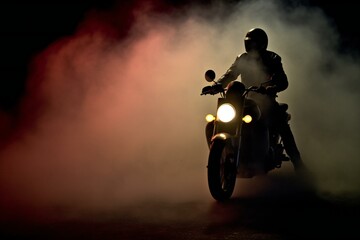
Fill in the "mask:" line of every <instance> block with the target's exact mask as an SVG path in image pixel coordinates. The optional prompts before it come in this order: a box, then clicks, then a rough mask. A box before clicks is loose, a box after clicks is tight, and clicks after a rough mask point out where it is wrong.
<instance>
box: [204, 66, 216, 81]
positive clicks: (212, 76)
mask: <svg viewBox="0 0 360 240" xmlns="http://www.w3.org/2000/svg"><path fill="white" fill-rule="evenodd" d="M215 77H216V74H215V72H214V71H213V70H211V69H210V70H207V71H206V72H205V79H206V81H208V82H213V81H214V80H215Z"/></svg>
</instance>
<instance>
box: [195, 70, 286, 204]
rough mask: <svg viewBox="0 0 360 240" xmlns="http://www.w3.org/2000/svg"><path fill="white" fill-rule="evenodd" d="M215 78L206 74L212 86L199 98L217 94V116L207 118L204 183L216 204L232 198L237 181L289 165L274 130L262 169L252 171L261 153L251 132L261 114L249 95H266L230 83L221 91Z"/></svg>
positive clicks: (211, 71) (253, 87)
mask: <svg viewBox="0 0 360 240" xmlns="http://www.w3.org/2000/svg"><path fill="white" fill-rule="evenodd" d="M215 75H216V74H215V72H214V71H213V70H208V71H206V73H205V79H206V81H207V82H212V83H213V85H211V86H206V87H204V88H203V89H202V92H201V95H208V94H210V95H216V94H220V97H219V98H218V101H217V114H216V115H215V116H214V115H212V114H209V115H207V116H206V119H207V121H208V125H207V131H206V132H207V135H208V136H207V141H208V146H209V157H208V163H207V179H208V187H209V190H210V193H211V195H212V197H213V198H214V199H215V200H217V201H224V200H227V199H230V198H231V196H232V194H233V191H234V188H235V183H236V179H237V178H252V177H254V176H257V175H259V174H267V173H268V172H269V171H271V170H273V169H276V168H280V167H281V164H282V162H283V161H289V157H288V156H287V155H286V153H285V150H284V145H283V142H282V139H281V136H280V135H279V133H278V132H277V131H276V128H275V127H274V128H271V127H269V128H268V129H267V133H268V135H267V136H268V138H267V141H268V142H267V147H266V150H265V151H266V152H265V153H264V156H265V160H262V161H263V162H262V165H261V167H260V168H261V169H256V168H255V169H254V162H255V161H256V160H255V157H254V153H256V152H257V151H260V149H262V148H259V146H257V144H256V141H255V142H254V141H253V139H254V137H255V136H254V132H255V131H254V129H255V128H256V127H257V124H259V121H260V116H261V111H260V109H259V107H258V105H257V104H256V103H255V102H254V101H253V100H252V99H250V98H249V97H248V94H249V93H250V92H257V93H261V94H266V93H265V92H264V87H262V86H260V87H257V86H251V87H248V88H245V85H244V84H243V83H241V82H239V81H233V82H231V83H230V84H229V85H228V86H227V87H226V88H223V87H222V85H221V84H219V83H216V82H215V81H214V79H215ZM281 109H282V111H283V112H284V115H285V116H286V117H287V121H289V120H290V114H289V113H287V112H286V110H287V105H286V104H281ZM257 170H260V171H257Z"/></svg>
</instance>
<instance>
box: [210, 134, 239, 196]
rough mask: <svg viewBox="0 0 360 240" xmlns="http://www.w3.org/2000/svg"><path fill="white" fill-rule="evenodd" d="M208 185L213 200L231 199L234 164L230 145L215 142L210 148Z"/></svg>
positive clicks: (235, 172) (233, 184)
mask: <svg viewBox="0 0 360 240" xmlns="http://www.w3.org/2000/svg"><path fill="white" fill-rule="evenodd" d="M207 170H208V185H209V189H210V193H211V195H212V196H213V198H214V199H216V200H218V201H224V200H227V199H229V198H230V197H231V195H232V193H233V191H234V187H235V181H236V174H237V170H236V164H235V159H234V154H233V151H232V149H231V145H230V144H227V143H226V141H221V140H215V141H214V142H213V143H212V144H211V146H210V154H209V160H208V169H207Z"/></svg>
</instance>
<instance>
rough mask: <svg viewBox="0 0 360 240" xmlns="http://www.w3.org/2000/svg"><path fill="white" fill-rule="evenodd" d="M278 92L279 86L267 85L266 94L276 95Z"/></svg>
mask: <svg viewBox="0 0 360 240" xmlns="http://www.w3.org/2000/svg"><path fill="white" fill-rule="evenodd" d="M276 93H277V88H276V86H267V87H266V94H268V95H270V96H275V95H276Z"/></svg>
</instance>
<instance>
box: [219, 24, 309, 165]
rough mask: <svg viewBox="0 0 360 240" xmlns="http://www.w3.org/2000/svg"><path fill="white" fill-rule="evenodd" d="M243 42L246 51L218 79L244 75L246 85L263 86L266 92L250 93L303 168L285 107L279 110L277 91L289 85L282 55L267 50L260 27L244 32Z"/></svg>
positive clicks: (266, 123) (224, 82) (222, 81)
mask: <svg viewBox="0 0 360 240" xmlns="http://www.w3.org/2000/svg"><path fill="white" fill-rule="evenodd" d="M244 44H245V50H246V52H245V53H242V54H240V55H238V56H237V57H236V59H235V61H234V62H233V64H232V65H231V67H230V68H229V69H228V70H227V71H226V73H225V74H224V75H222V76H221V77H220V79H218V80H217V82H218V83H220V84H221V85H222V86H223V87H226V86H228V84H229V83H230V82H232V81H233V80H236V79H237V78H238V76H241V82H242V83H244V84H245V86H246V87H249V86H262V89H263V91H264V93H267V94H260V93H256V92H250V93H249V97H250V98H251V99H253V100H254V101H255V102H256V103H257V104H258V105H259V107H260V110H261V113H262V120H263V121H262V122H263V123H264V126H266V129H267V126H269V124H272V125H273V126H274V125H275V126H276V128H277V129H278V131H279V133H280V135H281V137H282V139H283V142H284V147H285V150H286V153H287V154H288V156H289V157H290V160H291V161H292V163H293V166H294V169H295V171H298V170H300V169H304V164H303V161H302V159H301V157H300V152H299V150H298V148H297V146H296V143H295V139H294V136H293V134H292V132H291V129H290V126H289V124H288V121H287V119H286V117H287V116H286V114H285V111H284V110H280V105H279V103H278V102H277V101H276V100H275V98H276V96H277V95H276V94H277V93H278V92H281V91H284V90H285V89H287V87H288V79H287V75H286V74H285V71H284V69H283V66H282V62H281V57H280V56H279V55H278V54H276V53H275V52H272V51H269V50H267V46H268V37H267V34H266V32H265V31H264V30H263V29H261V28H253V29H250V30H249V31H248V32H247V34H246V36H245V39H244ZM263 129H264V128H263ZM257 141H268V139H265V140H264V139H261V138H257Z"/></svg>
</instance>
